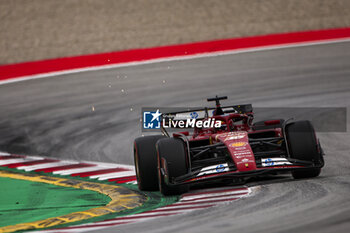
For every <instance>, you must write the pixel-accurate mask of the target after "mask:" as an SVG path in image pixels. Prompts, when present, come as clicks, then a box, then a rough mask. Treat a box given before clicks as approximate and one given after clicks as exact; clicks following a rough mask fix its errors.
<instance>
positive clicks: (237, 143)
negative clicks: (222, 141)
mask: <svg viewBox="0 0 350 233" xmlns="http://www.w3.org/2000/svg"><path fill="white" fill-rule="evenodd" d="M245 145H247V143H246V142H234V143H231V144H230V146H231V147H242V146H245Z"/></svg>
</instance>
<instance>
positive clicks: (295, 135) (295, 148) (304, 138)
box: [286, 121, 323, 179]
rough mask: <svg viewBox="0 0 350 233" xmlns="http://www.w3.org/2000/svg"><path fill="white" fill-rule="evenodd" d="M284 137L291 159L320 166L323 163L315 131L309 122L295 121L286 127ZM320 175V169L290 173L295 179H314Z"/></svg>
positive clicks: (307, 169) (299, 170) (306, 169)
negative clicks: (285, 137)
mask: <svg viewBox="0 0 350 233" xmlns="http://www.w3.org/2000/svg"><path fill="white" fill-rule="evenodd" d="M286 136H287V142H288V148H289V153H290V156H291V158H293V159H298V160H303V161H308V162H312V163H313V164H315V165H320V164H321V163H322V162H323V158H322V153H321V152H320V151H319V149H318V148H319V147H318V145H317V139H316V135H315V130H314V128H313V126H312V124H311V122H310V121H297V122H293V123H291V124H288V125H287V126H286ZM320 173H321V168H320V167H314V168H305V169H298V170H294V171H292V176H293V177H294V178H295V179H302V178H311V177H316V176H318V175H319V174H320Z"/></svg>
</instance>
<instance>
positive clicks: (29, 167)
mask: <svg viewBox="0 0 350 233" xmlns="http://www.w3.org/2000/svg"><path fill="white" fill-rule="evenodd" d="M77 163H78V162H75V163H73V162H69V163H68V162H65V161H60V162H52V163H44V164H38V165H33V166H21V167H18V168H17V169H19V170H25V171H34V170H37V169H43V168H52V167H58V166H65V165H71V164H77Z"/></svg>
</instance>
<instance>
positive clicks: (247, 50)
mask: <svg viewBox="0 0 350 233" xmlns="http://www.w3.org/2000/svg"><path fill="white" fill-rule="evenodd" d="M349 41H350V38H341V39H327V40H315V41H310V42H297V43H289V44H283V45H268V46H261V47H255V48H243V49H234V50H225V51H218V52H208V53H201V54H195V55H184V56H174V57H165V58H157V59H152V60H147V61H135V62H126V63H119V64H112V65H101V66H91V67H86V68H78V69H71V70H64V71H55V72H49V73H44V74H36V75H28V76H22V77H19V78H13V79H8V80H3V81H0V85H5V84H8V83H14V82H21V81H27V80H33V79H41V78H48V77H54V76H59V75H64V74H74V73H81V72H87V71H96V70H106V69H113V68H119V67H128V66H138V65H146V64H153V63H160V62H169V61H181V60H190V59H196V58H204V57H216V56H223V55H232V54H240V53H251V52H260V51H266V50H275V49H285V48H294V47H304V46H314V45H322V44H333V43H342V42H349Z"/></svg>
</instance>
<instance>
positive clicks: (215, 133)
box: [134, 96, 324, 195]
mask: <svg viewBox="0 0 350 233" xmlns="http://www.w3.org/2000/svg"><path fill="white" fill-rule="evenodd" d="M222 99H227V97H226V96H225V97H217V96H216V97H215V98H211V99H208V101H216V108H204V109H195V110H191V111H190V112H189V111H187V112H185V111H183V112H175V113H167V114H163V117H166V118H167V121H163V122H168V123H169V122H173V123H174V122H176V121H179V119H180V118H179V117H178V116H182V117H183V116H184V115H185V116H186V114H189V115H190V116H191V117H192V118H196V120H198V119H202V120H215V121H216V122H218V121H220V122H221V125H219V127H211V126H212V125H209V127H198V124H194V129H193V132H191V133H189V132H188V131H186V132H181V133H173V136H172V137H171V136H169V134H168V132H167V131H166V129H165V127H164V125H163V124H164V123H162V127H161V130H162V135H153V136H145V137H139V138H137V139H135V142H134V160H135V168H136V176H137V182H138V186H139V189H140V190H143V191H156V190H160V191H161V193H162V194H164V195H174V194H180V193H183V192H186V191H188V189H189V186H190V185H191V184H196V183H202V182H218V181H232V182H233V183H234V182H242V181H244V180H245V179H247V178H250V177H253V176H261V175H266V174H279V173H285V172H291V173H292V175H293V177H294V178H295V179H298V178H310V177H316V176H318V175H319V174H320V172H321V168H322V167H323V166H324V160H323V151H322V148H321V145H320V142H319V140H318V139H317V138H316V134H315V131H314V128H313V126H312V124H311V123H310V122H309V121H290V120H287V121H284V120H282V119H279V120H267V121H261V122H257V123H253V109H252V105H251V104H248V105H237V106H226V107H221V106H220V102H219V101H220V100H222ZM189 123H190V124H191V123H194V121H192V122H191V121H189ZM202 123H203V122H202ZM173 125H175V124H173ZM201 126H202V125H201Z"/></svg>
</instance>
